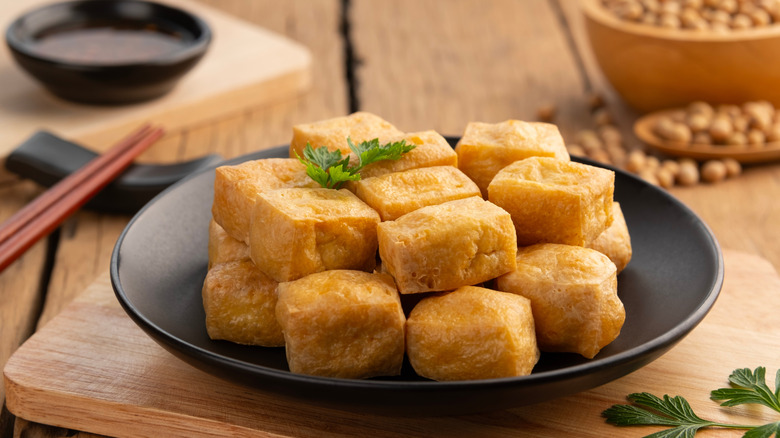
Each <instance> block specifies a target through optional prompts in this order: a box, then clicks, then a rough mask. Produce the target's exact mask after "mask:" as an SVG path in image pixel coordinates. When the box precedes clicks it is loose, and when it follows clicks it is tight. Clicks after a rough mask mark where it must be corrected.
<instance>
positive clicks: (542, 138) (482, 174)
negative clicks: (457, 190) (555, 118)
mask: <svg viewBox="0 0 780 438" xmlns="http://www.w3.org/2000/svg"><path fill="white" fill-rule="evenodd" d="M455 152H457V154H458V167H459V168H460V170H462V171H463V173H465V174H466V175H468V176H469V178H471V179H472V180H474V182H476V183H477V185H478V186H479V188H480V190H482V196H483V197H485V198H487V195H488V193H487V188H488V185H489V184H490V181H492V180H493V177H494V176H496V174H497V173H498V171H500V170H501V169H503V168H504V167H506V166H508V165H510V164H512V163H514V162H515V161H518V160H522V159H525V158H528V157H553V158H557V159H559V160H564V161H569V153H568V151H567V150H566V145H565V144H564V142H563V137H561V133H560V132H559V131H558V127H557V126H555V125H552V124H549V123H541V122H524V121H520V120H507V121H505V122H501V123H481V122H471V123H469V124H468V125H467V126H466V130H465V132H464V133H463V137H461V139H460V141H458V145H457V146H456V147H455Z"/></svg>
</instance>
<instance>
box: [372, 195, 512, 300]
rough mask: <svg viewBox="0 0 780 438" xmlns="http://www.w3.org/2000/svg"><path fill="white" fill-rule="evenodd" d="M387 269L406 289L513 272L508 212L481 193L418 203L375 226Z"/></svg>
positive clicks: (456, 284)
mask: <svg viewBox="0 0 780 438" xmlns="http://www.w3.org/2000/svg"><path fill="white" fill-rule="evenodd" d="M377 236H378V239H379V255H380V257H381V258H382V263H383V269H386V270H387V272H389V273H390V274H391V275H392V276H393V277H394V278H395V281H396V284H397V285H398V289H399V291H400V292H401V293H402V294H410V293H419V292H428V291H445V290H452V289H455V288H458V287H460V286H468V285H475V284H478V283H481V282H483V281H487V280H490V279H492V278H495V277H497V276H499V275H501V274H504V273H506V272H509V271H511V270H513V269H514V267H515V253H516V251H517V246H516V240H515V233H514V227H513V225H512V220H511V217H510V216H509V213H507V212H506V211H504V210H502V209H501V208H499V207H496V206H495V205H493V204H491V203H489V202H486V201H484V200H483V199H481V198H479V197H471V198H466V199H459V200H455V201H450V202H445V203H443V204H439V205H433V206H428V207H423V208H420V209H419V210H416V211H413V212H411V213H408V214H405V215H403V216H401V217H400V218H398V219H396V220H394V221H389V222H382V223H381V224H379V227H378V228H377Z"/></svg>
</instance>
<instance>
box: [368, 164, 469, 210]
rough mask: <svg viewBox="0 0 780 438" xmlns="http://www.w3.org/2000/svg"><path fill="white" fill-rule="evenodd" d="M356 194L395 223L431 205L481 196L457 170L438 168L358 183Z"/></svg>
mask: <svg viewBox="0 0 780 438" xmlns="http://www.w3.org/2000/svg"><path fill="white" fill-rule="evenodd" d="M355 194H356V195H357V196H358V198H360V199H362V200H363V201H364V202H365V203H366V204H368V205H369V206H371V207H372V208H373V209H374V210H376V211H377V212H379V216H381V218H382V220H383V221H391V220H395V219H397V218H399V217H400V216H403V215H405V214H406V213H410V212H412V211H414V210H417V209H419V208H422V207H426V206H428V205H436V204H441V203H444V202H447V201H454V200H456V199H463V198H470V197H472V196H481V194H480V192H479V187H477V185H476V184H474V182H473V181H471V180H470V179H469V177H467V176H466V175H465V174H464V173H463V172H461V171H460V170H458V168H457V167H452V166H437V167H424V168H420V169H411V170H406V171H403V172H395V173H388V174H385V175H382V176H377V177H374V178H367V179H363V180H360V181H357V182H356V184H355Z"/></svg>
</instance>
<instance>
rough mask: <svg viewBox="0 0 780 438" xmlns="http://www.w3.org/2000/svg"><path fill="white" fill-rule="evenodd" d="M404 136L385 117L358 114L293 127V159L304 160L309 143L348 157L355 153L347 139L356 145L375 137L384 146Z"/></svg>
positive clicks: (291, 154) (360, 112)
mask: <svg viewBox="0 0 780 438" xmlns="http://www.w3.org/2000/svg"><path fill="white" fill-rule="evenodd" d="M401 134H403V133H402V132H401V131H399V130H398V129H397V128H396V127H395V126H393V125H391V124H390V123H389V122H388V121H386V120H384V119H383V118H381V117H379V116H377V115H375V114H371V113H368V112H363V111H359V112H356V113H352V114H350V115H348V116H344V117H335V118H332V119H327V120H320V121H317V122H314V123H305V124H300V125H295V126H293V137H292V140H291V141H290V158H295V154H296V153H297V154H298V155H300V156H301V157H302V156H303V149H304V148H305V147H306V144H307V143H309V144H311V147H313V148H314V149H317V148H318V147H320V146H326V147H327V148H328V149H329V150H340V151H341V152H342V154H344V155H349V154H350V153H351V152H352V151H351V150H350V149H349V145H348V144H347V137H349V138H351V139H352V142H353V143H355V144H357V143H359V142H362V141H366V140H373V139H374V138H378V139H379V141H380V143H382V144H384V143H386V142H387V141H388V139H390V138H393V137H397V136H400V135H401Z"/></svg>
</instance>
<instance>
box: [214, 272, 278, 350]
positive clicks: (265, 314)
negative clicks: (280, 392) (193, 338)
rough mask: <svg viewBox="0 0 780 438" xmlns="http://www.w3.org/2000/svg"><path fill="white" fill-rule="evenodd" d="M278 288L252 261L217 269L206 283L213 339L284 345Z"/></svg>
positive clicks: (270, 345) (264, 345)
mask: <svg viewBox="0 0 780 438" xmlns="http://www.w3.org/2000/svg"><path fill="white" fill-rule="evenodd" d="M277 284H278V283H277V282H275V281H273V280H271V279H270V278H269V277H268V276H266V275H265V274H263V273H262V272H260V270H259V269H257V267H255V265H254V264H253V263H252V262H251V261H250V260H238V261H232V262H227V263H222V264H218V265H214V266H213V267H212V268H211V269H209V272H208V274H207V275H206V280H205V281H204V283H203V308H204V309H205V311H206V330H207V331H208V334H209V337H210V338H211V339H223V340H226V341H231V342H235V343H238V344H246V345H260V346H263V347H280V346H282V345H284V336H283V335H282V328H281V326H279V323H278V322H277V321H276V286H277Z"/></svg>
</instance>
